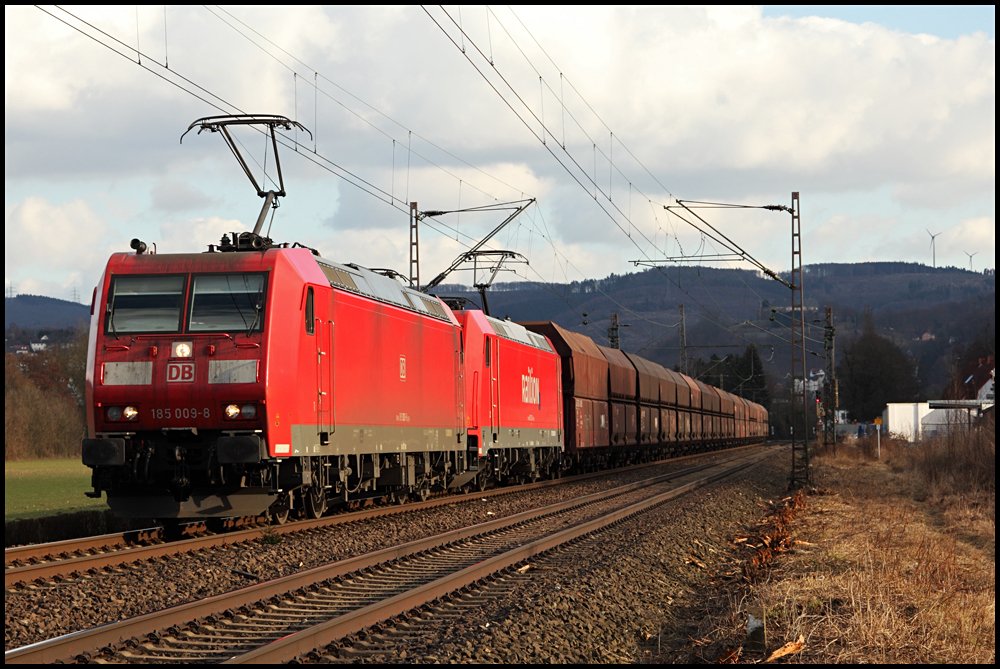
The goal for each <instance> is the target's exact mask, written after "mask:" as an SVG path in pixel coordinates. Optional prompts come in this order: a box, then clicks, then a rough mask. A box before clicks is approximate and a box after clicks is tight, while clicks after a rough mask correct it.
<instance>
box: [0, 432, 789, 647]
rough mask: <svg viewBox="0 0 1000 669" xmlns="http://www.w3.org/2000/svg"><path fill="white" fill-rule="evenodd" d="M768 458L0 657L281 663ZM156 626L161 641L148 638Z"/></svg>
mask: <svg viewBox="0 0 1000 669" xmlns="http://www.w3.org/2000/svg"><path fill="white" fill-rule="evenodd" d="M770 454H771V451H770V450H767V451H765V452H764V454H763V455H761V454H760V452H759V451H758V452H744V453H740V454H733V453H730V454H728V455H729V456H731V457H729V458H727V460H726V462H725V463H724V464H718V463H716V464H704V465H697V466H693V467H689V468H687V469H685V470H682V471H681V472H674V473H671V474H665V475H662V476H657V477H653V478H649V479H646V480H643V481H641V482H636V483H633V484H630V485H626V486H619V487H617V488H615V489H613V490H609V491H604V492H601V493H595V494H593V495H589V496H587V497H584V498H579V499H574V500H572V501H567V502H562V503H559V504H554V505H550V506H547V507H543V508H541V509H534V510H532V511H528V512H524V513H521V514H517V515H515V516H508V517H505V518H502V519H498V520H494V521H490V522H487V523H481V524H479V525H475V526H472V527H466V528H463V529H459V530H454V531H451V532H446V533H444V534H440V535H437V536H434V537H430V538H427V539H422V540H418V541H413V542H410V543H407V544H403V545H400V546H393V547H390V548H386V549H383V550H381V551H377V552H374V553H369V554H366V555H361V556H357V557H355V558H351V559H349V560H344V561H341V562H337V563H334V564H330V565H323V566H321V567H316V568H314V569H310V570H307V571H303V572H300V573H296V574H293V575H291V576H287V577H284V578H279V579H275V580H272V581H268V582H266V583H261V584H257V585H254V586H252V587H248V588H243V589H241V590H237V591H233V592H230V593H227V594H225V595H220V596H217V597H212V598H208V599H205V600H202V601H196V602H192V603H190V604H186V605H182V606H178V607H174V608H172V609H168V610H165V611H161V612H157V613H154V614H150V615H146V616H142V617H140V618H135V619H130V620H125V621H122V622H120V623H117V624H113V625H105V626H103V627H99V628H95V629H93V630H89V631H84V632H78V633H76V634H71V635H67V636H65V637H60V638H57V639H53V640H49V641H45V642H41V643H37V644H33V645H31V646H27V647H25V648H20V649H15V650H12V651H8V652H7V653H5V662H6V663H12V664H13V663H39V662H41V663H48V662H56V661H73V660H74V659H75V658H81V659H84V660H96V661H103V662H128V663H150V662H182V663H194V662H204V663H217V662H221V661H226V662H252V663H259V662H268V663H273V662H286V661H289V660H291V659H294V658H295V657H297V656H299V655H301V654H303V653H307V652H309V651H311V650H312V649H314V648H318V647H320V646H323V645H325V644H329V643H331V642H332V641H334V640H343V639H345V638H347V637H349V636H350V635H351V634H354V633H356V632H358V631H359V630H362V629H365V628H367V627H370V626H371V625H373V624H376V623H379V622H381V621H385V620H387V619H391V618H392V617H393V616H398V615H400V614H403V613H405V612H407V611H411V610H413V609H415V608H417V607H420V606H424V605H427V604H428V603H430V602H434V601H435V600H438V599H439V598H443V597H446V596H448V595H449V594H450V593H454V592H456V591H460V590H462V589H464V588H468V587H472V586H474V585H475V584H477V583H480V582H483V581H484V579H489V578H490V577H491V576H492V575H494V574H497V573H502V572H505V571H509V570H511V569H516V567H517V565H519V564H520V563H523V562H524V560H526V559H529V558H532V557H534V556H539V555H542V554H544V553H546V552H548V551H551V550H553V549H555V548H557V547H559V546H564V545H566V544H568V543H572V542H574V541H576V540H578V539H580V538H581V537H584V536H586V535H589V534H592V533H595V532H599V531H601V530H602V529H603V528H606V527H608V526H609V525H613V524H616V523H619V522H622V521H624V520H625V519H627V518H629V517H631V516H634V515H636V514H641V513H643V512H645V511H646V510H648V509H650V508H652V507H655V506H657V505H659V504H662V503H663V502H665V501H667V500H669V499H672V498H674V497H677V496H679V495H682V494H684V493H686V492H690V491H692V490H694V489H696V488H698V487H701V486H704V485H707V484H708V483H711V482H713V481H716V480H719V479H721V478H724V477H727V476H732V475H734V474H735V473H738V472H740V471H743V470H744V469H746V468H747V467H750V466H752V465H753V464H755V463H756V462H758V461H759V460H760V459H761V458H763V457H767V456H768V455H770ZM451 503H454V500H452V502H451ZM166 629H170V630H171V631H170V633H169V634H164V633H160V632H158V630H166ZM99 649H103V650H99ZM361 652H368V651H366V650H363V651H361ZM346 656H350V652H347V655H346Z"/></svg>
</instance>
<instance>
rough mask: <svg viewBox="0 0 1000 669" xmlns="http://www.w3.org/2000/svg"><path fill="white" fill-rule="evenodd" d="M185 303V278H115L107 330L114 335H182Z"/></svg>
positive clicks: (109, 303)
mask: <svg viewBox="0 0 1000 669" xmlns="http://www.w3.org/2000/svg"><path fill="white" fill-rule="evenodd" d="M183 302H184V277H183V276H119V277H115V279H114V281H113V282H112V284H111V295H110V298H109V300H108V319H107V325H106V329H107V331H108V332H111V333H113V334H121V333H131V332H178V331H180V324H181V308H182V304H183Z"/></svg>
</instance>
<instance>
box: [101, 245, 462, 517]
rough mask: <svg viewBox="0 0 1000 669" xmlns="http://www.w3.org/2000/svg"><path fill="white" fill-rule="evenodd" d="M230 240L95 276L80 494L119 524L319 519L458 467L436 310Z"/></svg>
mask: <svg viewBox="0 0 1000 669" xmlns="http://www.w3.org/2000/svg"><path fill="white" fill-rule="evenodd" d="M233 240H235V242H234V241H233ZM233 240H229V242H228V243H227V244H223V245H220V246H219V247H210V251H209V252H208V253H203V254H171V255H166V254H163V255H158V254H151V253H148V252H146V253H144V252H141V250H142V249H143V245H142V244H141V243H139V242H136V243H134V246H135V247H137V249H138V251H137V253H134V254H125V253H117V254H114V255H112V257H111V259H110V260H109V262H108V265H107V269H106V271H105V273H104V276H103V278H102V280H101V282H100V284H99V287H98V288H97V289H96V290H95V296H94V309H93V316H92V322H91V334H90V349H89V356H88V377H87V405H88V407H90V409H91V410H90V412H89V417H88V427H89V430H90V434H91V437H90V438H88V439H87V440H85V441H84V443H83V461H84V463H85V464H87V465H89V466H91V467H93V468H94V475H93V482H94V489H95V494H97V495H99V494H100V492H101V491H102V490H103V491H106V492H107V495H108V502H109V504H110V506H111V508H112V509H113V510H114V511H115V512H116V513H117V514H119V515H123V516H136V517H157V518H173V517H180V518H188V517H204V516H241V515H253V514H256V513H260V512H262V511H264V510H266V509H268V508H271V510H272V512H274V513H276V514H277V515H279V516H281V515H283V514H285V513H287V510H288V509H289V508H291V507H293V506H296V505H302V506H303V507H304V508H305V509H306V510H307V511H308V512H309V513H310V514H311V515H319V514H322V513H323V511H324V510H325V509H326V505H327V502H328V500H330V499H336V498H338V497H339V498H347V497H349V496H351V495H354V496H363V495H365V494H366V493H369V494H373V493H374V491H376V490H378V491H379V493H380V494H383V493H386V492H388V493H390V494H398V495H404V494H408V493H410V492H416V493H418V494H420V495H424V494H426V492H427V491H429V490H430V489H431V488H432V487H434V486H440V485H442V484H443V483H446V479H447V477H448V476H449V475H450V476H454V474H455V473H456V472H458V471H463V470H465V469H466V467H465V464H464V462H463V461H462V460H463V458H464V454H465V453H464V451H465V445H464V443H463V439H464V432H465V430H464V427H463V411H464V402H465V398H464V396H463V393H462V390H461V384H460V381H461V378H462V361H461V345H462V341H461V337H462V332H461V329H460V326H459V324H458V322H457V321H456V319H455V317H454V316H453V314H452V312H451V311H450V310H449V309H448V308H447V307H445V306H444V305H443V304H442V303H441V302H440V301H439V300H438V299H436V298H434V297H431V296H429V295H426V294H422V293H418V292H417V291H413V290H410V289H408V288H405V287H403V286H401V285H400V284H399V283H398V282H396V281H395V280H393V279H390V278H388V277H385V276H382V275H380V274H376V273H374V272H371V271H368V270H364V269H362V268H359V267H354V266H346V265H338V264H335V263H332V262H328V261H325V260H323V259H322V258H319V257H318V256H317V255H316V254H315V253H314V252H313V251H311V250H310V249H307V248H288V247H284V248H267V249H266V250H257V249H256V248H254V246H255V244H254V241H250V240H259V238H255V237H253V236H252V235H251V234H250V233H244V234H243V235H236V234H235V233H234V235H233ZM258 245H259V244H258ZM267 245H268V244H265V246H267ZM244 247H246V248H244Z"/></svg>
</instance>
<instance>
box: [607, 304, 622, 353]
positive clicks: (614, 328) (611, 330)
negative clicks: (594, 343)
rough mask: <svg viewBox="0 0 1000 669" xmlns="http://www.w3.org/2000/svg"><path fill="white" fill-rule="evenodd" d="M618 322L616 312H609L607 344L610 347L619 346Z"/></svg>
mask: <svg viewBox="0 0 1000 669" xmlns="http://www.w3.org/2000/svg"><path fill="white" fill-rule="evenodd" d="M619 327H620V325H619V322H618V312H617V311H616V312H615V313H613V314H611V325H610V326H608V345H610V346H611V348H619V349H620V348H621V339H620V338H619V336H618V333H619V329H618V328H619Z"/></svg>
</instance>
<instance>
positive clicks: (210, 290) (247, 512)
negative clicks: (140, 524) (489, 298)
mask: <svg viewBox="0 0 1000 669" xmlns="http://www.w3.org/2000/svg"><path fill="white" fill-rule="evenodd" d="M275 119H278V120H275ZM202 121H203V122H205V123H203V126H202V127H203V128H206V127H207V128H208V129H211V130H220V129H221V130H223V131H224V130H225V128H224V127H221V124H214V123H213V122H212V120H211V119H208V120H206V119H202ZM206 121H207V122H206ZM227 122H238V123H249V122H260V117H254V118H248V119H244V118H242V117H241V118H239V119H237V120H236V121H228V120H227ZM285 122H287V119H283V118H282V117H268V119H267V123H268V124H270V125H271V131H272V138H273V137H274V135H273V130H274V126H275V125H280V124H281V123H285ZM288 123H294V122H288ZM192 127H194V124H192ZM284 127H287V126H284ZM189 130H190V128H189ZM227 137H228V135H227ZM227 141H228V139H227ZM275 149H277V146H276V145H275ZM234 152H235V149H234ZM258 191H259V195H261V196H262V197H264V196H266V200H267V201H266V203H265V205H264V210H262V212H261V219H260V220H258V225H257V227H256V228H255V229H254V231H253V232H233V233H231V234H229V235H225V236H224V237H223V238H222V240H221V242H220V243H219V244H213V245H209V247H208V250H207V252H203V253H179V254H158V253H156V252H155V250H153V249H150V248H148V247H147V245H146V244H145V243H143V242H142V241H140V240H138V239H135V240H132V245H131V246H132V249H133V251H132V252H120V253H114V254H112V255H111V257H110V258H109V260H108V262H107V265H106V268H105V270H104V274H103V276H102V277H101V279H100V281H99V283H98V285H97V286H96V288H95V289H94V295H93V299H92V302H91V323H90V338H89V347H88V356H87V377H86V378H87V380H86V411H87V429H88V434H87V437H86V438H85V439H84V440H83V442H82V459H83V463H84V464H85V465H87V466H88V467H90V468H92V470H93V471H92V485H93V491H91V492H88V493H87V494H88V495H89V496H91V497H100V496H101V495H102V494H105V495H106V496H107V501H108V505H109V506H110V508H111V510H112V511H113V512H114V513H115V514H116V515H119V516H122V517H133V518H156V519H163V520H168V519H172V520H174V521H176V520H182V519H208V518H230V517H244V516H258V515H261V514H269V515H270V516H271V517H272V518H273V519H274V520H275V521H277V522H283V521H284V520H286V519H287V518H288V517H289V515H290V514H291V513H295V514H301V515H304V516H306V517H319V516H321V515H323V514H324V513H325V512H326V511H327V510H328V509H329V508H330V507H331V506H334V505H340V504H353V503H356V502H359V501H364V500H372V499H379V500H395V501H403V500H405V499H407V498H418V499H423V498H426V497H427V496H429V495H431V494H433V493H438V492H446V491H454V490H467V489H470V488H480V489H481V488H484V487H486V486H492V485H505V484H510V483H519V482H527V481H533V480H537V479H542V478H553V477H557V476H559V475H560V474H562V473H565V472H569V471H580V470H587V469H591V470H593V469H600V468H607V467H614V466H620V465H624V464H628V463H633V462H641V461H649V460H652V459H656V458H661V457H666V456H669V455H672V454H677V453H680V452H687V451H695V450H705V449H712V448H725V447H731V446H736V445H740V444H744V443H749V442H753V441H758V440H761V439H763V438H764V437H765V436H766V435H767V432H768V428H767V420H768V415H767V411H766V409H765V408H764V407H762V406H760V405H758V404H755V403H753V402H749V401H747V400H745V399H743V398H741V397H738V396H735V395H732V394H730V393H728V392H725V391H723V390H720V389H718V388H714V387H712V386H709V385H707V384H704V383H702V382H701V381H698V380H695V379H692V378H690V377H688V376H686V375H684V374H679V373H677V372H674V371H671V370H669V369H666V368H664V367H662V366H660V365H658V364H656V363H654V362H652V361H650V360H646V359H644V358H642V357H640V356H637V355H634V354H631V353H627V352H624V351H620V350H618V349H614V348H609V347H605V346H600V345H598V344H597V343H595V342H594V341H593V340H592V339H591V338H589V337H587V336H586V335H584V334H581V333H577V332H572V331H570V330H568V329H565V328H563V327H561V326H560V325H558V324H556V323H553V322H526V323H515V322H511V321H509V320H501V319H497V318H493V317H491V316H489V315H488V314H487V313H485V312H484V311H482V310H480V309H472V308H466V307H462V306H460V305H459V304H458V303H455V302H449V301H446V300H444V299H442V298H440V297H438V296H436V295H434V294H431V293H429V292H425V291H420V290H418V289H416V288H414V287H413V286H411V285H406V284H404V283H402V282H400V281H398V280H397V279H395V278H393V277H392V276H391V274H390V273H388V272H379V271H373V270H370V269H366V268H364V267H361V266H359V265H356V264H343V263H337V262H332V261H330V260H327V259H325V258H323V257H321V256H320V255H319V253H318V252H317V251H316V250H314V249H311V248H308V247H306V246H303V245H301V244H298V243H295V244H287V243H281V244H275V243H274V242H273V241H272V240H271V239H269V238H267V237H264V236H262V235H260V234H259V230H260V225H261V221H262V220H263V217H264V214H265V211H266V209H267V208H268V207H269V206H270V204H271V202H272V201H273V199H274V197H276V196H279V195H283V194H284V192H283V191H284V189H283V188H282V189H281V191H280V192H273V191H272V192H269V193H264V192H263V191H260V189H258Z"/></svg>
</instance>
